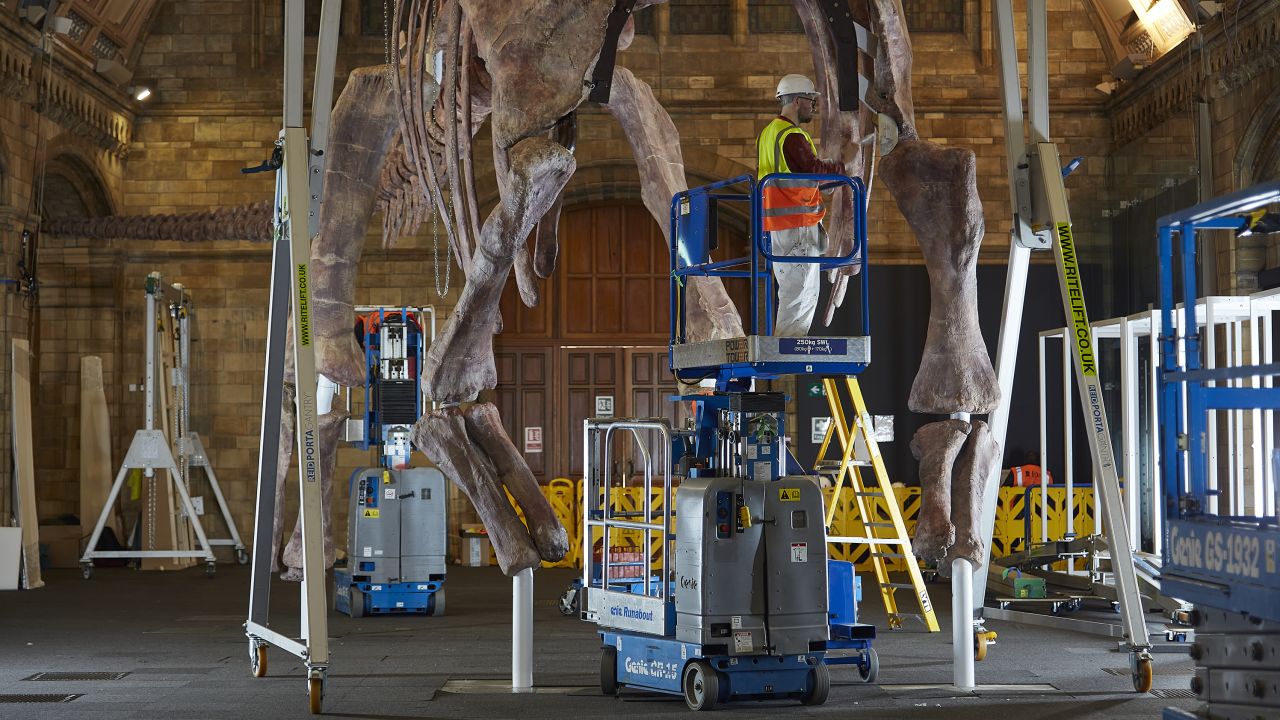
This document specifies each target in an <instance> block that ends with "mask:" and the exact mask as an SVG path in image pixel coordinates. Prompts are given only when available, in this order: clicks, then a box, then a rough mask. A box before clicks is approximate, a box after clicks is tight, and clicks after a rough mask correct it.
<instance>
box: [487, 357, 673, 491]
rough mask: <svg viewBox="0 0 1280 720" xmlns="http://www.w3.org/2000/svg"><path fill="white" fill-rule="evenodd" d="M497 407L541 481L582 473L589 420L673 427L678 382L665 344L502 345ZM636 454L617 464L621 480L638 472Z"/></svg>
mask: <svg viewBox="0 0 1280 720" xmlns="http://www.w3.org/2000/svg"><path fill="white" fill-rule="evenodd" d="M495 359H496V360H497V364H498V389H497V391H496V392H497V404H498V409H499V411H500V413H501V415H502V418H503V421H504V423H505V424H506V429H507V433H508V435H510V437H511V440H512V442H514V443H515V444H516V448H517V449H519V450H521V451H522V452H523V454H524V457H525V460H526V462H528V463H529V468H530V469H531V470H533V473H534V475H535V476H537V477H538V480H539V481H540V482H544V483H545V482H547V481H549V480H551V479H554V478H558V477H566V478H574V479H576V478H580V477H582V472H583V421H584V420H586V419H587V418H591V417H597V416H610V415H612V416H613V417H644V418H650V417H662V418H667V419H668V420H669V421H670V422H671V423H672V424H673V425H675V423H676V422H677V407H676V405H675V403H673V402H671V401H670V397H671V396H672V395H674V394H676V392H677V389H676V384H675V380H674V379H673V378H672V376H671V373H670V372H669V371H668V369H667V349H666V348H665V347H653V346H645V347H628V346H613V347H592V346H574V345H552V346H547V345H544V346H541V347H536V346H529V347H519V348H505V349H500V350H499V351H498V352H496V353H495ZM637 466H638V463H637V461H636V459H635V458H633V457H623V458H619V459H618V461H617V462H616V463H615V467H613V468H611V472H613V473H614V475H615V476H616V479H618V480H623V479H630V478H631V477H632V476H634V475H635V474H636V472H637Z"/></svg>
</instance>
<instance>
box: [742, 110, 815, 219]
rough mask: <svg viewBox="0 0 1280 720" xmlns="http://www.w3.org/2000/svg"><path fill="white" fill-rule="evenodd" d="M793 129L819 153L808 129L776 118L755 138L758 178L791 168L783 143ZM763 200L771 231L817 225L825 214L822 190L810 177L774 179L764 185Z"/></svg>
mask: <svg viewBox="0 0 1280 720" xmlns="http://www.w3.org/2000/svg"><path fill="white" fill-rule="evenodd" d="M792 133H799V134H800V136H801V137H803V138H804V139H805V141H806V142H808V143H809V147H810V148H811V149H812V150H813V154H814V155H815V156H817V154H818V149H817V148H815V147H814V145H813V138H811V137H809V133H807V132H805V131H804V130H802V129H801V128H800V127H799V126H797V125H793V124H792V123H791V122H790V121H788V120H786V119H784V118H774V119H773V122H770V123H769V124H768V125H765V126H764V130H763V131H761V132H760V137H759V139H757V140H756V152H757V153H758V154H759V162H758V164H757V165H756V179H757V180H759V179H760V178H763V177H764V176H765V175H769V174H770V173H789V172H791V168H789V167H787V158H786V157H785V156H784V155H783V152H782V144H783V142H784V141H786V139H787V136H788V135H791V134H792ZM762 201H763V204H764V217H763V218H761V223H762V225H763V227H764V229H765V230H769V231H772V230H786V229H788V228H798V227H807V226H809V225H817V224H818V223H820V222H822V218H823V216H824V215H825V214H826V211H825V210H823V209H822V193H821V192H819V191H818V184H817V183H815V182H813V181H811V180H790V179H786V178H783V179H780V180H774V181H772V182H770V183H769V184H768V185H766V186H765V187H764V196H763V198H762Z"/></svg>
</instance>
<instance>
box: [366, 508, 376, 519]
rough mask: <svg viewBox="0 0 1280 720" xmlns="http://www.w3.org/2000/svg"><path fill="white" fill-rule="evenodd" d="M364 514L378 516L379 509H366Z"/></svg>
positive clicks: (372, 516)
mask: <svg viewBox="0 0 1280 720" xmlns="http://www.w3.org/2000/svg"><path fill="white" fill-rule="evenodd" d="M364 516H365V517H367V518H376V517H378V511H377V510H376V509H371V510H365V511H364Z"/></svg>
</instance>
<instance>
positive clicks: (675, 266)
mask: <svg viewBox="0 0 1280 720" xmlns="http://www.w3.org/2000/svg"><path fill="white" fill-rule="evenodd" d="M780 180H811V181H813V182H815V183H816V184H817V185H818V187H819V189H821V190H834V189H837V188H840V187H848V188H849V201H850V204H851V206H852V213H853V232H854V237H853V247H852V249H851V250H850V251H849V253H848V254H846V255H843V256H840V257H826V256H794V255H774V254H773V252H772V250H773V244H772V239H771V237H770V234H769V233H768V232H766V231H765V230H764V228H763V225H762V217H763V196H764V189H765V188H767V187H768V186H769V185H771V184H773V183H776V182H778V181H780ZM742 185H745V186H746V188H747V191H746V192H745V193H744V192H741V191H738V190H734V188H735V187H738V186H742ZM866 198H867V193H866V186H865V185H863V183H862V180H861V179H859V178H850V177H845V176H843V175H831V174H783V173H774V174H771V175H766V176H765V177H763V178H761V179H760V180H759V181H758V182H757V181H756V180H755V179H754V178H753V177H752V176H750V175H740V176H738V177H735V178H731V179H729V180H722V181H720V182H717V183H712V184H710V185H703V186H701V187H697V188H692V189H690V190H686V191H684V192H681V193H677V194H676V195H675V196H674V197H673V198H672V199H671V233H670V234H671V244H670V248H669V251H670V256H671V283H670V301H671V322H670V343H671V345H672V346H674V345H677V344H683V343H685V342H687V338H686V336H685V321H686V318H685V315H686V313H685V308H686V307H687V306H686V303H685V278H689V277H719V278H737V279H746V280H749V281H750V282H751V312H750V318H749V319H748V322H747V323H746V329H747V333H748V334H751V335H772V334H773V316H774V312H773V292H774V289H775V286H776V281H775V280H774V279H773V273H772V270H773V266H774V265H775V264H777V263H808V264H815V265H818V266H819V267H820V268H822V269H824V270H831V269H835V268H843V267H851V266H854V265H857V266H859V268H860V275H861V279H860V285H861V296H862V308H861V310H862V318H861V320H862V322H861V325H862V327H861V330H862V335H864V336H866V335H870V334H871V309H870V284H869V282H868V266H867V214H866ZM719 202H747V203H749V206H750V214H751V231H750V232H751V248H752V252H751V254H750V255H748V256H746V257H738V258H731V259H728V260H719V261H711V260H710V259H709V257H708V253H709V251H708V248H709V247H710V244H711V238H710V237H708V236H707V234H708V233H713V232H714V231H715V228H714V224H713V223H714V221H715V217H714V215H713V214H712V213H711V211H710V209H709V208H710V207H711V205H712V204H714V203H719ZM686 217H687V218H688V220H682V218H686ZM764 279H767V280H768V284H767V285H766V286H765V291H764V313H763V315H764V317H763V318H762V317H761V311H760V304H761V301H760V293H761V282H760V281H761V280H764ZM862 369H864V367H858V368H856V369H854V368H850V372H849V373H847V374H854V373H856V372H861V370H862ZM759 370H760V369H759V368H755V369H751V368H746V369H744V370H743V371H742V372H739V373H738V374H736V375H734V377H747V376H751V377H760V376H761V373H760V372H759ZM769 371H770V372H771V373H772V374H776V375H784V374H796V373H804V372H805V363H803V362H795V363H787V367H781V366H780V365H779V366H778V367H772V366H771V367H770V368H769Z"/></svg>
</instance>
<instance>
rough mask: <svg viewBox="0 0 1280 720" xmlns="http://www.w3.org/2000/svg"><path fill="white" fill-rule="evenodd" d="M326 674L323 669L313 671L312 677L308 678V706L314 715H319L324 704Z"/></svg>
mask: <svg viewBox="0 0 1280 720" xmlns="http://www.w3.org/2000/svg"><path fill="white" fill-rule="evenodd" d="M325 680H326V678H325V675H324V672H323V671H319V672H318V673H317V671H312V674H311V676H310V677H308V678H307V708H308V709H309V710H310V711H311V714H312V715H319V714H320V709H321V706H323V705H324V685H325Z"/></svg>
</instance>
